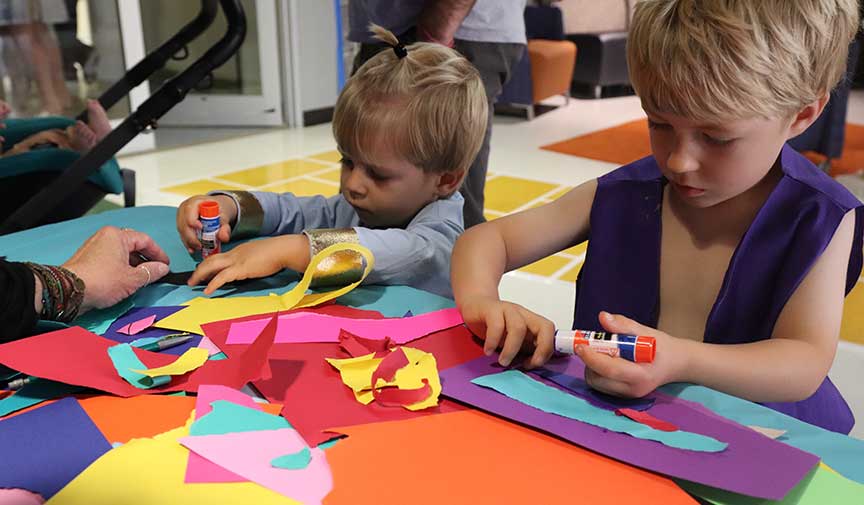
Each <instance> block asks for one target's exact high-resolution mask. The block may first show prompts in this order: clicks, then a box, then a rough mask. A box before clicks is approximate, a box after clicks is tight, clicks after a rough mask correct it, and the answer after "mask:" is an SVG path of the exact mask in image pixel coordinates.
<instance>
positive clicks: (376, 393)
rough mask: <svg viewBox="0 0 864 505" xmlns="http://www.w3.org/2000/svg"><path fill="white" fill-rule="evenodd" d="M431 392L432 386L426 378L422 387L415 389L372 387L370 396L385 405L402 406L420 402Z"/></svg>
mask: <svg viewBox="0 0 864 505" xmlns="http://www.w3.org/2000/svg"><path fill="white" fill-rule="evenodd" d="M431 394H432V386H430V385H429V380H428V379H423V387H422V388H417V389H399V388H397V387H386V388H380V389H373V390H372V396H373V397H374V398H375V401H376V402H378V403H380V404H381V405H383V406H385V407H402V406H403V405H413V404H415V403H420V402H422V401H423V400H425V399H426V398H429V395H431Z"/></svg>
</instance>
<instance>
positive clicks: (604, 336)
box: [555, 330, 657, 363]
mask: <svg viewBox="0 0 864 505" xmlns="http://www.w3.org/2000/svg"><path fill="white" fill-rule="evenodd" d="M577 345H587V346H588V347H589V348H590V349H591V350H593V351H597V352H602V353H603V354H608V355H609V356H612V357H619V356H620V357H622V358H624V359H626V360H630V361H633V362H635V363H651V362H652V361H654V353H655V351H656V349H657V345H656V342H655V340H654V337H645V336H636V335H619V334H618V333H607V332H605V331H584V330H574V331H566V330H556V331H555V351H556V352H560V353H564V354H576V346H577Z"/></svg>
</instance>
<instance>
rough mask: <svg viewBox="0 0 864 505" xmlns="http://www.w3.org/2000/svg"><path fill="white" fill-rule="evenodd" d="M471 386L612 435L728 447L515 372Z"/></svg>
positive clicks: (699, 447)
mask: <svg viewBox="0 0 864 505" xmlns="http://www.w3.org/2000/svg"><path fill="white" fill-rule="evenodd" d="M471 383H472V384H476V385H478V386H483V387H485V388H489V389H492V390H494V391H496V392H498V393H500V394H502V395H505V396H507V397H508V398H511V399H513V400H515V401H516V402H518V403H519V404H521V405H522V406H526V407H530V408H534V409H537V410H541V411H543V412H547V413H550V414H554V415H557V416H561V417H566V418H568V419H573V420H576V421H580V422H582V423H586V424H590V425H591V426H596V427H598V428H601V429H603V430H609V431H610V432H615V433H624V434H627V435H630V436H632V437H636V438H640V439H643V440H653V441H656V442H659V443H661V444H663V445H665V446H668V447H674V448H676V449H684V450H688V451H700V452H722V451H724V450H725V449H726V447H727V446H728V444H726V443H725V442H721V441H719V440H717V439H715V438H712V437H709V436H706V435H700V434H698V433H693V432H689V431H684V430H676V431H666V430H656V429H654V428H652V427H650V426H648V425H646V424H643V423H638V422H636V421H633V420H631V419H629V418H628V417H625V416H619V415H617V414H616V413H614V412H612V411H610V410H605V409H601V408H597V407H595V406H593V405H591V404H590V403H588V402H587V401H585V400H583V399H582V398H579V397H577V396H574V395H571V394H570V393H567V392H565V391H563V390H561V389H557V388H554V387H552V386H549V385H547V384H544V383H542V382H540V381H539V380H536V379H532V378H531V377H529V376H528V375H526V374H525V373H523V372H520V371H518V370H506V371H504V372H498V373H493V374H489V375H481V376H479V377H477V378H475V379H472V380H471Z"/></svg>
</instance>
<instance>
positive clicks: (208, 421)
mask: <svg viewBox="0 0 864 505" xmlns="http://www.w3.org/2000/svg"><path fill="white" fill-rule="evenodd" d="M210 405H211V406H212V407H213V410H212V411H210V412H208V413H207V414H205V415H203V416H201V418H199V419H198V420H196V421H195V422H193V423H192V426H190V427H189V434H190V435H192V436H201V435H223V434H225V433H236V432H240V431H264V430H279V429H282V428H291V424H290V423H288V421H286V420H285V418H284V417H280V416H274V415H273V414H268V413H267V412H264V411H262V410H256V409H250V408H249V407H244V406H243V405H237V404H236V403H232V402H230V401H228V400H216V401H215V402H213V403H211V404H210Z"/></svg>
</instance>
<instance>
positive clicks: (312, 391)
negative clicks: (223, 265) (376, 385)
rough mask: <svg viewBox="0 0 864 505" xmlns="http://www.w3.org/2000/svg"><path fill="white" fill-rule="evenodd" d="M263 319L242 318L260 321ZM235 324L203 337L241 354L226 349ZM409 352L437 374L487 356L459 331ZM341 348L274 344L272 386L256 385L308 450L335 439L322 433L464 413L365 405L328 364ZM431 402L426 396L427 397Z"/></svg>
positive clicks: (354, 313) (350, 312)
mask: <svg viewBox="0 0 864 505" xmlns="http://www.w3.org/2000/svg"><path fill="white" fill-rule="evenodd" d="M318 310H320V311H321V312H323V313H329V314H334V312H337V314H334V315H340V316H343V317H361V318H366V319H370V318H373V317H375V318H381V317H382V316H381V315H380V314H377V313H372V312H369V311H363V310H358V309H351V308H348V307H344V306H339V305H333V306H329V307H323V308H320V309H318ZM259 317H260V316H252V317H249V318H241V319H240V320H244V319H245V320H249V319H256V318H259ZM235 321H237V320H234V321H219V322H215V323H209V324H205V325H203V327H202V328H203V330H204V333H205V334H206V335H207V337H208V338H210V339H211V340H212V341H213V342H214V343H215V344H216V345H218V346H219V348H220V349H222V350H223V351H224V352H225V354H227V355H228V356H234V355H236V354H237V353H240V352H242V351H243V350H244V349H245V348H246V346H245V345H227V344H225V340H226V339H227V337H228V330H229V329H230V327H231V323H233V322H235ZM411 347H415V348H417V349H420V350H423V351H426V352H430V353H432V354H433V355H435V360H436V361H437V364H438V369H439V370H444V369H446V368H450V367H452V366H455V365H458V364H461V363H464V362H466V361H470V360H472V359H474V358H477V357H480V356H482V355H483V348H482V346H481V345H479V344H478V343H476V342H475V341H474V340H473V336H472V335H471V332H469V331H468V329H467V328H465V327H464V326H459V327H455V328H451V329H449V330H445V331H442V332H438V333H434V334H432V335H428V336H426V337H423V338H420V339H417V340H415V341H413V342H411ZM339 353H340V344H335V343H307V344H273V346H272V348H271V349H270V354H269V358H270V368H271V370H272V372H273V377H272V379H270V380H257V381H254V382H253V384H254V385H255V387H256V389H258V391H259V392H260V393H261V394H263V395H264V396H265V397H266V398H267V399H268V400H270V401H272V402H277V403H282V402H283V401H284V403H285V407H284V408H283V409H282V415H283V416H284V417H285V418H286V419H287V420H288V421H289V422H290V423H291V425H292V426H294V428H296V429H297V431H299V432H300V434H301V435H302V436H303V438H305V439H306V441H307V442H308V443H309V445H310V446H315V445H318V444H319V443H321V442H325V441H327V440H329V439H331V438H333V434H330V433H325V432H324V431H323V430H325V429H326V428H329V427H331V426H353V425H358V424H366V423H374V422H380V421H394V420H398V419H409V418H414V417H418V416H426V415H432V414H438V413H442V412H452V411H456V410H463V409H465V407H463V406H461V405H460V404H458V403H455V402H452V401H449V400H445V399H442V400H441V403H440V404H439V405H438V406H437V407H433V408H429V409H423V410H420V411H417V412H412V411H409V410H406V409H401V408H400V409H394V408H390V407H385V406H382V405H378V404H376V402H372V403H371V404H369V405H362V404H361V403H359V402H357V400H356V399H355V398H354V393H353V391H351V388H347V387H345V385H344V384H343V383H342V379H341V377H340V375H339V372H338V371H337V370H335V369H333V367H332V366H330V364H329V363H327V362H326V361H325V360H324V359H325V358H330V357H333V356H337V355H338V354H339ZM427 396H428V395H427Z"/></svg>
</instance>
